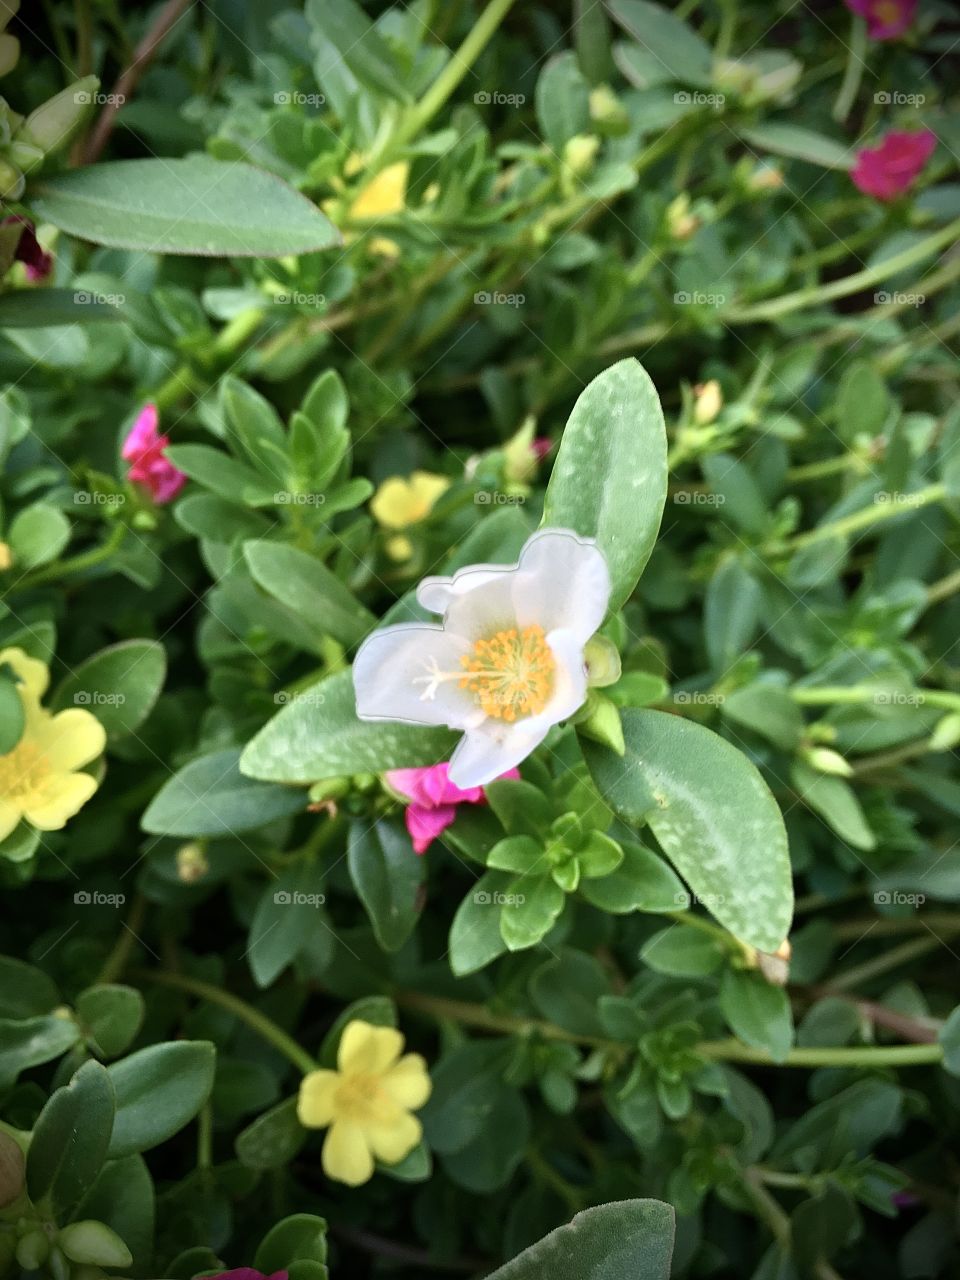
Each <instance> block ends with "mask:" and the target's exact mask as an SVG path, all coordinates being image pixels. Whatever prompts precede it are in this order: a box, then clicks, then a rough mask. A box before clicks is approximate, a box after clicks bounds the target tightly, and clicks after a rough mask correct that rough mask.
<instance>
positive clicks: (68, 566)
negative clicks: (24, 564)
mask: <svg viewBox="0 0 960 1280" xmlns="http://www.w3.org/2000/svg"><path fill="white" fill-rule="evenodd" d="M126 535H127V527H126V525H124V524H121V523H120V522H119V521H118V522H117V523H116V524H115V525H114V526H113V528H112V529H111V530H110V536H109V537H108V538H107V540H106V542H102V543H101V544H100V546H98V547H91V549H90V550H89V551H83V552H81V553H80V555H77V556H72V557H71V558H70V559H69V560H55V561H54V563H53V564H48V565H44V567H43V568H42V569H37V570H35V571H34V572H33V573H26V574H24V575H23V577H22V578H21V579H20V581H19V582H18V583H17V584H16V585H17V589H18V590H26V589H27V588H28V587H36V586H39V585H40V584H41V583H44V582H55V581H56V580H57V579H59V578H63V577H66V575H67V574H70V573H82V572H83V571H84V570H86V569H93V568H95V567H96V566H97V565H98V564H102V563H103V562H104V561H105V560H109V559H110V557H111V556H112V555H113V553H114V552H115V551H117V550H118V549H119V547H120V544H121V543H122V542H123V540H124V538H125V537H126Z"/></svg>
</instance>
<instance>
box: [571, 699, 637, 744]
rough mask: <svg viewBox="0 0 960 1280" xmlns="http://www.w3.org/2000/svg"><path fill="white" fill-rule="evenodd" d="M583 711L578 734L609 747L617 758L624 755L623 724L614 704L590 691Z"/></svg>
mask: <svg viewBox="0 0 960 1280" xmlns="http://www.w3.org/2000/svg"><path fill="white" fill-rule="evenodd" d="M584 710H585V712H586V714H585V715H584V717H583V719H582V720H578V722H577V728H578V729H579V730H580V732H581V733H584V734H586V736H587V737H588V738H592V739H593V740H594V742H600V743H602V744H603V746H605V747H609V748H610V750H611V751H615V752H616V754H617V755H618V756H622V755H624V754H625V753H626V750H627V745H626V743H625V742H624V740H623V724H622V722H621V720H620V710H619V708H618V707H617V706H616V704H615V703H613V702H611V701H610V699H609V698H607V697H604V695H603V694H602V693H598V692H597V691H596V689H592V690H591V691H590V693H589V695H588V697H587V702H586V706H585V708H584Z"/></svg>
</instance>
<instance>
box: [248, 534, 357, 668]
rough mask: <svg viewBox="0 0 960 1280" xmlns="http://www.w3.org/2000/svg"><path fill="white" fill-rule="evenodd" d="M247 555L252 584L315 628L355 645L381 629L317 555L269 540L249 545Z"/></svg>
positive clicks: (319, 632)
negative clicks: (372, 632)
mask: <svg viewBox="0 0 960 1280" xmlns="http://www.w3.org/2000/svg"><path fill="white" fill-rule="evenodd" d="M243 555H244V559H245V560H246V562H247V567H248V568H249V570H250V573H251V574H252V575H253V580H254V582H256V583H257V584H258V586H260V587H262V588H263V589H264V591H266V592H268V593H269V594H270V595H272V596H273V597H274V598H275V599H277V600H279V601H280V603H281V604H285V605H286V606H287V607H288V608H290V609H293V611H294V612H295V613H297V614H299V616H300V617H301V618H302V619H303V621H304V622H305V623H306V624H307V625H308V626H310V627H313V628H314V629H315V630H316V631H317V634H318V635H320V636H323V635H329V636H333V638H334V640H339V641H340V643H341V644H346V645H353V644H356V643H357V641H358V640H361V639H362V638H363V637H364V636H365V635H366V633H367V632H368V631H369V630H370V629H371V628H372V627H374V626H375V625H376V618H375V617H374V616H373V614H372V613H371V612H370V611H369V609H365V608H364V606H363V605H362V604H361V603H360V601H359V600H357V598H356V596H355V595H354V594H353V592H352V591H350V589H349V588H348V587H345V586H344V584H343V583H342V582H341V581H340V579H339V578H338V577H337V576H336V575H335V574H333V573H331V572H330V570H329V569H328V568H327V567H326V565H325V564H323V563H322V562H321V561H320V560H318V559H317V558H316V556H311V555H308V554H307V552H306V551H300V550H298V549H297V548H296V547H288V546H285V545H284V544H283V543H281V542H268V541H266V540H262V541H255V542H245V543H244V544H243Z"/></svg>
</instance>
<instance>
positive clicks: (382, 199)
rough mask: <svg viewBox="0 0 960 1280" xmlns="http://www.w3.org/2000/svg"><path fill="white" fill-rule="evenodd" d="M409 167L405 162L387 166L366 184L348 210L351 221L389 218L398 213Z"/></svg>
mask: <svg viewBox="0 0 960 1280" xmlns="http://www.w3.org/2000/svg"><path fill="white" fill-rule="evenodd" d="M409 173H410V166H409V164H408V163H407V162H406V160H398V161H397V163H396V164H388V165H387V167H386V169H384V170H382V172H380V173H378V174H377V176H376V177H375V178H374V179H373V181H372V182H369V183H367V185H366V186H365V187H364V188H363V190H362V191H361V192H360V194H359V195H358V196H357V198H356V200H354V202H353V205H352V206H351V209H350V217H351V218H352V219H359V218H389V217H390V215H391V214H393V213H400V212H401V211H402V210H403V207H404V201H405V199H406V194H407V177H408V175H409Z"/></svg>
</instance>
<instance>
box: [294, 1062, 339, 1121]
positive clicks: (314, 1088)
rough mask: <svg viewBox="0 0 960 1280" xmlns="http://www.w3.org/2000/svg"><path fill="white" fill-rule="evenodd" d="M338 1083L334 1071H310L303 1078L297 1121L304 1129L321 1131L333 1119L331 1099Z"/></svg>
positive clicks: (298, 1099)
mask: <svg viewBox="0 0 960 1280" xmlns="http://www.w3.org/2000/svg"><path fill="white" fill-rule="evenodd" d="M339 1083H340V1076H339V1075H338V1074H337V1072H336V1071H311V1072H310V1073H309V1074H308V1075H305V1076H304V1077H303V1079H302V1080H301V1082H300V1095H299V1097H298V1098H297V1119H298V1120H299V1121H300V1123H301V1124H302V1125H303V1127H304V1128H305V1129H323V1128H325V1127H326V1126H327V1125H328V1124H329V1123H330V1121H331V1120H332V1119H333V1097H334V1094H335V1093H336V1091H337V1085H338V1084H339Z"/></svg>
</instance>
